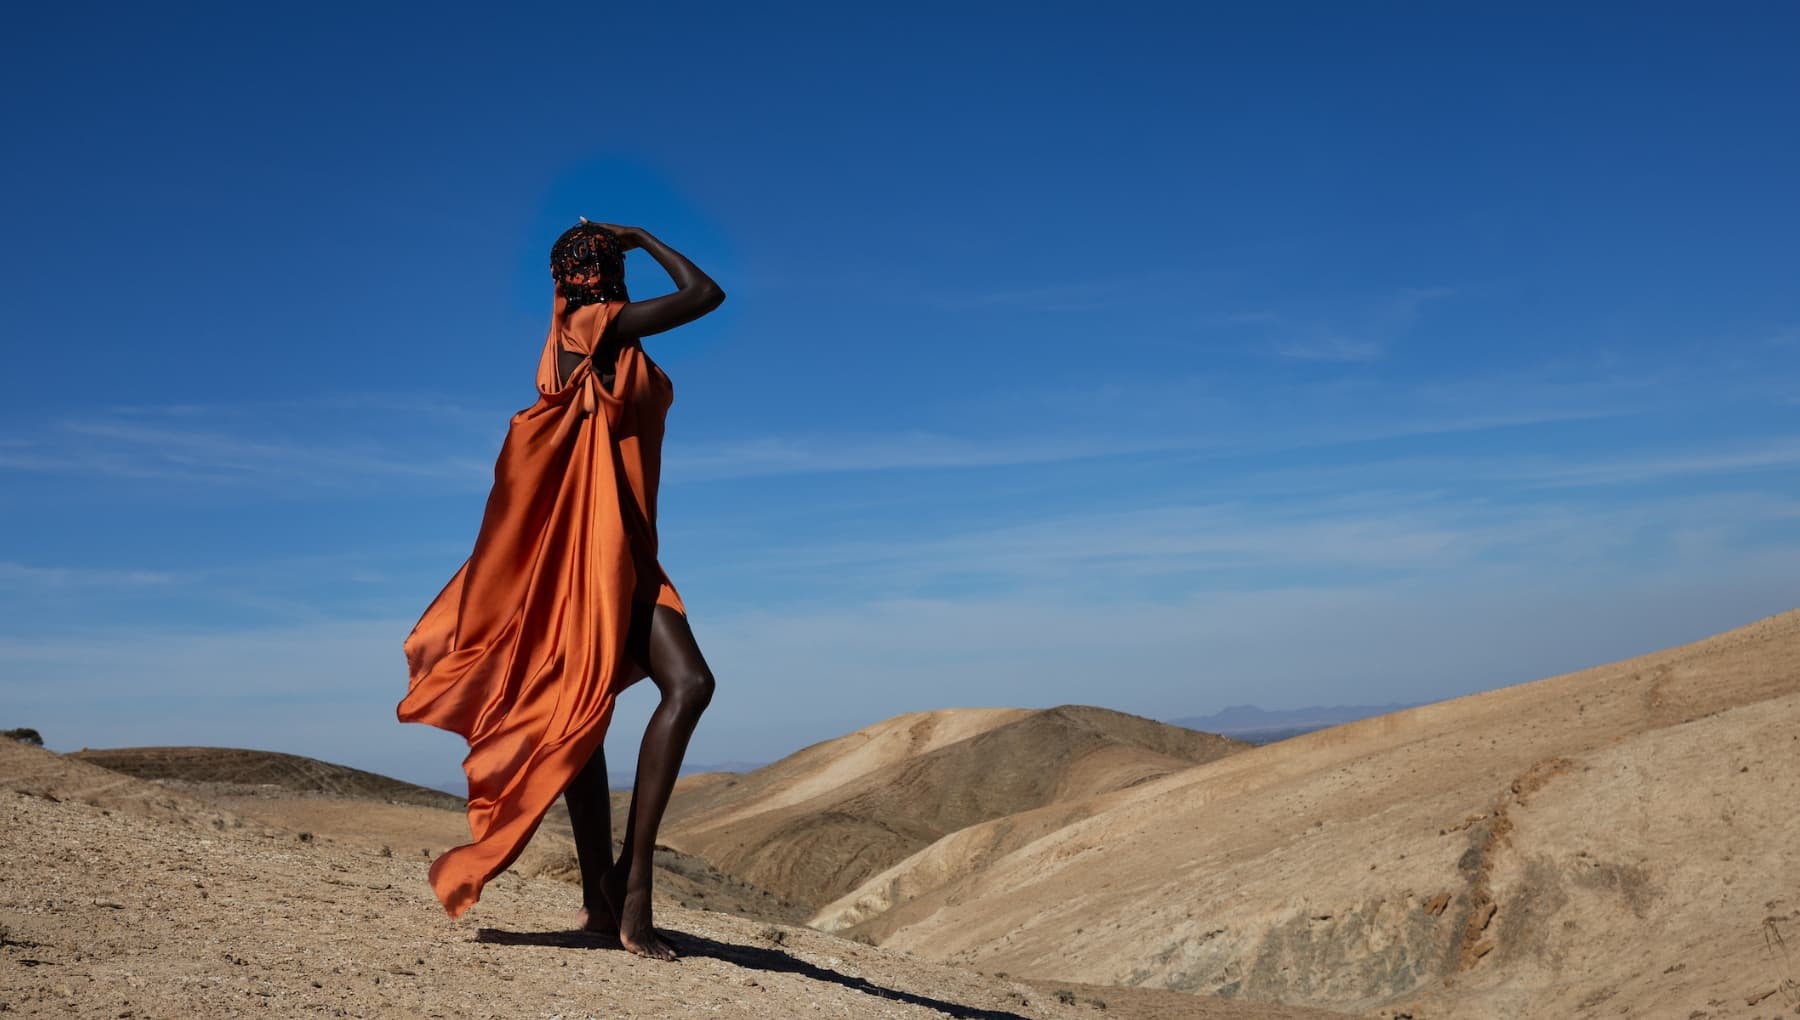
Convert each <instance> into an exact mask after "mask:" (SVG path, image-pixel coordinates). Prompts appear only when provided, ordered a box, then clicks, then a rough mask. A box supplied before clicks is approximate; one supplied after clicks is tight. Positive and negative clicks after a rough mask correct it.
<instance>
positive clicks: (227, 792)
mask: <svg viewBox="0 0 1800 1020" xmlns="http://www.w3.org/2000/svg"><path fill="white" fill-rule="evenodd" d="M68 757H70V758H73V759H76V760H78V761H81V762H84V763H87V764H93V765H102V766H104V767H105V768H106V769H108V770H109V771H112V772H122V773H124V774H126V775H129V776H135V777H137V778H140V779H147V780H150V781H151V782H152V783H153V784H154V785H155V786H156V787H158V788H160V789H162V790H163V791H166V792H167V793H168V794H172V795H179V796H182V797H184V798H186V799H187V800H188V801H189V802H190V803H192V804H204V805H206V806H207V808H209V809H211V810H214V811H223V812H227V813H229V814H231V815H232V816H233V817H234V818H236V819H238V820H241V821H249V822H254V823H258V824H260V825H262V826H263V827H265V828H273V829H277V830H280V831H282V832H284V833H288V834H292V835H296V836H297V835H298V834H299V833H306V834H308V835H309V836H311V837H313V838H314V839H315V840H317V841H320V842H325V843H341V844H346V845H350V846H356V847H360V848H362V849H365V850H372V851H375V852H378V853H389V854H399V855H402V856H408V857H412V856H416V857H419V858H421V859H424V860H430V859H431V858H434V857H436V856H437V855H438V854H440V853H443V852H444V851H445V850H447V849H449V848H450V847H453V846H456V845H457V844H460V843H465V842H467V841H468V838H469V827H468V821H467V817H466V814H465V812H464V802H463V800H462V798H459V797H455V796H452V795H451V794H447V793H444V792H442V791H440V790H433V789H430V788H428V787H423V786H415V785H413V784H412V783H406V782H402V781H400V780H397V779H391V778H389V777H387V776H383V775H379V774H376V773H373V772H364V771H362V770H360V769H353V768H350V767H348V766H344V765H334V764H332V763H330V762H323V761H319V760H317V759H314V758H306V757H301V756H299V755H292V754H280V753H277V752H273V751H256V750H248V749H244V748H231V747H130V748H112V749H105V750H82V751H77V752H75V753H73V754H71V755H69V756H68ZM629 802H630V794H626V793H615V794H614V795H613V808H614V815H615V818H614V825H613V837H614V842H615V846H616V844H617V841H618V840H619V839H621V838H622V837H623V834H624V831H625V826H624V817H625V810H626V805H627V804H628V803H629ZM656 865H657V869H658V882H657V894H658V902H668V903H671V904H674V905H678V906H684V907H689V906H691V907H703V908H705V909H708V910H718V911H724V912H726V913H732V914H737V915H740V916H743V917H750V918H754V919H757V920H764V921H773V922H782V923H795V924H797V923H802V922H804V921H805V920H806V917H807V916H808V914H809V913H810V911H809V910H808V909H806V908H805V907H802V906H800V905H798V904H795V903H790V902H788V901H786V900H783V899H782V898H781V897H779V896H776V895H774V894H773V893H770V892H769V891H768V890H766V889H760V888H758V887H756V886H752V885H750V884H749V883H747V882H744V881H743V880H741V879H738V878H736V877H734V876H731V875H727V874H725V873H723V872H721V871H719V870H718V869H717V868H714V867H713V866H712V865H710V864H708V863H706V862H705V861H704V860H701V859H700V858H698V857H694V856H691V855H689V854H684V853H681V852H679V851H676V850H671V849H667V848H659V849H658V851H657V853H656ZM513 870H514V871H517V872H519V873H520V874H522V875H526V876H530V877H537V876H548V877H551V878H559V879H562V880H563V881H566V882H572V883H575V884H577V885H579V884H580V882H581V871H580V866H579V864H578V863H577V861H576V858H575V841H574V836H573V834H572V832H571V830H570V825H569V813H568V810H567V808H565V807H564V806H563V803H562V801H560V800H559V801H557V802H556V804H555V805H554V806H553V807H552V808H551V809H550V813H549V814H548V815H547V816H546V817H545V819H544V823H543V825H542V826H541V827H540V828H539V829H538V832H537V834H536V835H535V836H533V837H532V840H531V843H530V844H529V845H527V846H526V848H525V852H524V853H523V854H521V855H520V857H519V860H518V861H517V862H516V863H515V864H514V865H513Z"/></svg>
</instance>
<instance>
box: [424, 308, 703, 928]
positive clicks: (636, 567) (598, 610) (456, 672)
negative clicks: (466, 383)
mask: <svg viewBox="0 0 1800 1020" xmlns="http://www.w3.org/2000/svg"><path fill="white" fill-rule="evenodd" d="M590 307H595V308H596V309H597V312H598V314H597V316H595V328H594V329H592V331H591V332H592V334H593V335H592V337H581V336H577V335H575V334H574V333H573V332H571V331H570V330H568V329H567V328H566V323H565V321H564V320H563V319H562V318H561V317H553V321H552V323H551V327H550V336H549V337H548V338H547V339H546V340H545V342H544V353H543V356H542V357H541V358H540V359H539V361H538V369H537V388H538V400H537V403H535V404H533V405H532V406H531V407H529V408H527V409H526V410H523V411H520V412H519V413H518V414H516V415H514V416H513V418H512V423H511V425H510V426H509V427H508V430H507V435H506V440H505V442H504V443H503V444H502V446H501V449H500V457H499V460H498V462H497V463H495V465H494V487H493V489H492V491H491V492H490V493H489V495H488V501H487V510H486V512H485V513H484V514H483V516H482V520H481V530H480V532H479V533H478V534H477V536H476V538H475V550H474V552H473V553H471V554H470V556H469V558H468V560H467V561H466V562H464V563H463V565H462V567H461V568H459V569H458V570H457V571H456V574H455V576H453V577H452V578H451V579H450V583H449V584H447V585H445V586H444V590H443V591H441V592H439V593H438V596H437V598H435V599H433V600H432V603H431V605H430V606H429V607H428V608H427V609H426V610H425V614H424V616H422V617H421V618H420V620H419V622H418V625H417V626H415V627H414V628H413V630H412V633H411V634H410V635H408V636H407V639H406V662H407V666H408V669H409V672H410V674H411V676H410V681H409V685H408V690H407V694H406V697H405V698H404V699H403V700H402V701H401V702H400V706H399V709H398V715H399V717H400V720H401V721H402V722H422V723H428V724H430V725H432V726H436V727H439V728H441V729H446V730H450V731H452V732H454V733H459V734H461V735H462V736H463V737H465V738H467V739H468V741H469V756H468V757H467V758H466V759H464V761H463V772H464V773H465V774H467V776H468V779H469V830H470V833H471V835H472V836H473V837H474V838H473V841H472V842H470V843H468V844H466V845H464V846H459V847H456V848H454V849H452V850H449V851H447V852H445V853H444V854H443V855H442V856H441V857H439V858H438V859H437V860H436V861H435V862H433V863H432V865H431V886H432V889H433V890H435V891H436V893H437V896H438V899H439V900H440V901H441V902H442V903H443V904H444V909H445V910H447V911H449V913H450V916H452V917H457V916H460V915H461V914H462V913H463V911H465V910H467V909H468V908H469V907H470V906H471V905H472V904H473V903H474V902H475V901H476V900H477V899H479V898H480V896H481V887H482V886H483V885H485V884H486V883H487V882H488V881H489V880H491V879H492V878H493V877H494V876H495V875H498V874H499V873H500V872H502V871H504V870H506V868H507V867H508V866H509V865H510V864H512V862H513V861H514V860H515V859H517V858H518V856H519V853H520V852H521V851H522V850H524V849H525V844H526V842H527V841H529V840H530V839H531V835H532V833H534V832H535V831H537V827H538V824H539V823H540V822H541V821H543V818H544V813H545V812H546V811H548V810H549V808H550V805H551V804H553V803H554V802H555V801H556V798H557V797H558V796H560V795H561V794H562V792H563V790H564V789H565V788H566V787H567V786H568V785H569V782H570V781H571V780H572V779H574V777H575V775H576V773H578V772H579V771H580V770H581V768H582V766H583V765H585V764H586V763H587V760H588V758H589V757H590V756H592V754H593V753H594V751H595V749H596V748H598V747H599V746H600V743H601V740H602V738H603V737H604V736H605V735H606V726H607V723H608V722H609V721H610V720H611V718H612V710H613V699H614V697H615V696H616V695H617V694H618V692H619V691H620V690H622V689H623V688H625V687H626V686H628V685H630V684H631V683H634V682H636V681H637V680H640V679H642V678H643V677H644V675H645V674H644V669H643V667H642V666H641V665H639V664H638V663H635V662H633V661H631V658H630V656H629V655H628V654H627V652H626V649H625V639H626V632H627V629H628V628H629V626H630V623H631V613H632V605H633V603H634V602H637V603H650V602H655V603H658V604H661V605H666V606H669V607H671V608H673V609H675V610H676V611H678V612H684V611H685V610H684V609H683V606H682V604H681V598H680V596H679V595H677V594H676V592H675V588H674V586H673V585H671V584H670V583H669V579H668V577H667V576H666V575H665V574H664V573H663V571H662V568H661V566H659V565H658V564H657V562H656V487H657V482H658V478H659V474H660V468H661V459H662V458H661V451H662V437H663V420H664V418H665V416H666V415H667V413H668V409H669V405H670V403H671V402H672V401H673V399H674V389H673V387H671V386H670V384H669V379H668V377H667V376H666V375H664V374H663V372H662V370H661V369H660V368H658V367H656V365H655V363H654V362H652V361H651V360H650V358H649V356H648V355H646V354H645V353H644V349H643V347H642V346H640V345H639V344H638V342H637V341H636V340H635V339H633V340H628V341H626V342H625V343H623V344H622V345H621V346H620V350H619V354H618V360H617V362H616V363H615V366H614V376H613V387H612V390H611V391H608V390H607V389H606V387H604V386H603V385H602V384H601V381H600V377H599V375H598V374H597V373H596V372H595V370H594V365H593V361H592V359H591V358H583V359H582V361H581V364H580V366H579V367H577V368H576V369H575V370H574V371H573V372H572V373H570V375H569V378H568V381H567V382H566V383H565V384H563V385H562V386H560V387H559V386H558V385H557V346H558V340H559V337H560V339H561V341H562V345H563V346H565V347H567V348H568V349H570V350H574V351H579V352H581V353H582V354H591V353H592V351H593V350H594V349H595V348H596V346H597V345H598V344H599V343H600V338H601V337H603V336H605V334H606V328H607V327H608V326H609V325H610V324H611V322H612V319H613V317H614V316H616V315H617V314H618V310H619V307H620V305H618V304H616V303H608V304H602V305H598V306H590ZM583 332H588V331H587V330H583Z"/></svg>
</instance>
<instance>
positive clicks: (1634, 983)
mask: <svg viewBox="0 0 1800 1020" xmlns="http://www.w3.org/2000/svg"><path fill="white" fill-rule="evenodd" d="M1796 803H1800V613H1787V614H1784V615H1782V616H1778V617H1774V618H1771V619H1767V620H1763V621H1760V622H1758V623H1755V624H1752V625H1750V626H1747V627H1744V628H1741V629H1739V630H1735V631H1731V632H1729V633H1726V634H1723V635H1720V636H1718V637H1714V638H1711V639H1709V640H1705V641H1701V642H1698V643H1696V644H1693V645H1688V646H1685V647H1681V648H1676V649H1672V650H1669V651H1665V652H1660V653H1656V654H1652V655H1647V656H1644V657H1642V658H1637V659H1632V660H1629V661H1626V662H1621V663H1617V664H1614V665H1609V666H1604V667H1599V668H1596V669H1590V670H1586V671H1583V672H1580V673H1575V674H1571V675H1567V676H1560V677H1554V678H1551V679H1547V680H1542V681H1538V682H1534V683H1527V684H1522V685H1519V686H1516V687H1509V688H1505V689H1501V690H1495V691H1490V692H1487V693H1483V694H1478V695H1473V696H1470V697H1465V698H1459V699H1456V700H1453V701H1447V702H1441V703H1438V704H1433V705H1427V706H1423V707H1419V708H1414V709H1410V710H1407V711H1403V712H1397V713H1394V714H1391V715H1387V716H1381V717H1378V718H1374V719H1369V720H1365V721H1362V722H1357V723H1351V724H1348V725H1344V726H1338V727H1335V728H1332V729H1328V730H1323V731H1319V732H1316V733H1311V734H1307V735H1305V736H1301V737H1297V738H1294V739H1291V740H1287V741H1284V742H1282V743H1279V744H1273V745H1269V746H1265V747H1259V748H1255V749H1252V750H1247V751H1242V752H1240V753H1236V754H1232V755H1229V756H1226V757H1224V758H1221V759H1219V760H1217V761H1214V762H1210V763H1207V764H1203V765H1198V766H1196V767H1193V768H1189V769H1186V770H1182V771H1179V772H1174V773H1171V774H1169V775H1167V776H1164V777H1163V778H1160V779H1156V780H1153V781H1150V782H1146V783H1142V784H1138V785H1134V786H1130V787H1128V788H1125V789H1121V790H1118V791H1116V792H1111V793H1102V794H1098V795H1096V796H1092V797H1089V798H1085V799H1082V800H1077V801H1072V802H1065V803H1058V804H1054V805H1050V806H1046V807H1042V808H1037V809H1035V810H1030V811H1025V812H1022V813H1020V814H1016V815H1009V816H1007V817H1004V818H1000V819H996V820H993V821H990V822H986V823H982V824H978V825H974V826H970V827H968V828H965V829H962V830H959V831H957V832H954V833H951V834H949V835H947V836H945V837H944V838H942V839H940V840H938V841H937V842H935V843H933V844H932V845H931V846H929V847H927V848H925V849H923V850H921V851H919V852H917V853H915V854H913V855H912V856H910V857H908V858H907V859H906V860H904V861H902V862H900V863H899V864H896V865H895V866H893V867H891V868H889V869H887V870H886V871H884V872H882V873H880V874H878V875H875V876H873V877H872V878H870V879H869V880H868V881H866V882H864V883H863V884H862V885H861V886H860V887H859V888H857V889H855V890H853V891H851V892H849V893H847V894H846V895H844V896H843V897H841V898H839V899H838V900H837V901H836V902H834V903H832V904H829V905H827V906H826V907H824V908H823V909H821V910H820V911H819V913H818V914H817V915H816V916H815V918H814V919H813V923H814V924H815V925H816V926H819V927H821V928H824V929H826V930H832V931H839V932H842V933H845V934H850V935H854V936H858V937H861V938H865V939H868V940H870V941H873V942H875V943H877V944H879V945H882V946H885V947H891V948H896V949H901V950H904V951H906V952H909V953H912V954H915V955H917V956H919V957H920V958H924V959H934V960H941V961H944V962H950V963H958V964H962V965H966V966H972V967H978V968H980V969H983V970H1004V971H1008V972H1010V973H1015V974H1025V975H1037V976H1043V975H1051V974H1054V975H1056V976H1058V977H1061V978H1064V979H1069V980H1081V981H1087V982H1092V983H1095V984H1120V985H1131V986H1137V987H1161V988H1173V989H1182V990H1187V991H1193V992H1197V993H1205V994H1215V995H1230V996H1235V997H1238V998H1242V999H1257V1000H1263V1001H1275V1000H1280V1001H1286V1002H1305V1003H1309V1004H1313V1005H1319V1006H1327V1007H1332V1008H1337V1009H1342V1010H1345V1011H1354V1012H1365V1011H1366V1012H1371V1013H1376V1014H1378V1015H1390V1016H1402V1015H1412V1016H1415V1017H1432V1018H1452V1017H1471V1018H1473V1017H1520V1016H1530V1017H1555V1018H1562V1017H1589V1016H1591V1017H1602V1016H1607V1017H1611V1016H1653V1017H1685V1018H1691V1020H1703V1018H1715V1017H1740V1016H1741V1017H1774V1016H1778V1015H1780V1016H1790V1015H1796V1014H1800V987H1796V985H1795V984H1794V981H1795V980H1796V979H1797V978H1800V954H1795V952H1794V949H1800V947H1791V948H1790V944H1791V943H1792V942H1793V941H1794V940H1795V939H1797V938H1800V813H1797V812H1796V811H1795V810H1794V806H1795V804H1796Z"/></svg>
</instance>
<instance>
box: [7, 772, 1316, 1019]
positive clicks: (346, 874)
mask: <svg viewBox="0 0 1800 1020" xmlns="http://www.w3.org/2000/svg"><path fill="white" fill-rule="evenodd" d="M0 859H3V860H5V861H6V865H7V866H6V872H5V878H4V881H0V1012H4V1013H6V1014H7V1015H9V1016H12V1015H18V1016H36V1017H59V1018H60V1017H108V1018H111V1017H199V1018H214V1017H229V1016H241V1015H259V1016H313V1015H324V1016H361V1017H376V1016H379V1017H389V1016H421V1017H422V1016H459V1017H460V1016H471V1017H506V1018H513V1017H553V1016H561V1017H571V1018H573V1017H591V1016H604V1017H631V1018H638V1017H641V1018H659V1020H660V1018H666V1017H699V1016H705V1017H720V1018H727V1020H733V1018H746V1020H748V1018H764V1017H789V1016H801V1015H804V1016H820V1017H843V1018H857V1020H861V1018H902V1017H941V1016H951V1017H966V1018H983V1020H1002V1018H1014V1017H1047V1018H1048V1017H1054V1018H1104V1017H1127V1018H1130V1017H1139V1018H1144V1020H1175V1018H1186V1017H1195V1018H1216V1020H1302V1018H1308V1017H1323V1016H1327V1014H1320V1013H1316V1012H1312V1011H1308V1010H1302V1009H1283V1008H1276V1007H1264V1006H1258V1005H1256V1004H1249V1003H1233V1002H1225V1001H1213V1000H1207V999H1200V998H1195V997H1192V996H1185V995H1180V994H1178V993H1172V992H1149V991H1145V990H1130V989H1126V990H1118V991H1114V990H1112V989H1091V988H1087V987H1084V986H1079V985H1067V984H1056V983H1050V984H1041V985H1040V984H1030V983H1026V982H1021V981H1017V980H1012V979H1007V978H1002V977H996V976H990V975H984V974H978V973H975V972H973V971H968V970H963V969H959V968H955V967H946V966H942V965H938V964H933V963H929V962H925V961H920V960H916V959H912V958H910V957H906V956H903V955H899V954H894V953H889V952H886V951H883V950H880V949H875V948H872V947H869V946H864V945H860V944H858V943H855V942H848V941H844V940H840V939H836V938H833V937H831V936H828V935H823V934H820V933H818V932H815V931H811V930H809V929H805V928H798V927H793V926H786V925H774V924H768V923H765V922H757V921H749V920H745V919H741V918H737V917H732V916H728V915H723V914H714V913H709V912H706V911H699V910H685V909H682V908H679V907H670V906H665V907H662V908H661V913H660V915H659V920H661V922H662V924H663V925H664V926H665V927H666V928H668V929H670V930H671V931H672V933H673V934H672V937H673V939H674V940H675V942H676V945H677V946H678V947H679V948H680V949H681V950H682V951H683V952H684V954H685V956H684V958H683V959H682V960H680V961H677V962H675V963H672V964H670V963H652V962H649V961H644V960H639V959H637V958H635V957H632V956H629V955H627V954H626V953H624V952H622V951H619V950H618V949H617V948H616V946H615V945H613V944H609V943H607V942H605V941H602V940H598V939H594V938H589V937H585V936H581V935H577V934H573V933H570V932H567V931H565V930H564V928H565V926H566V924H567V922H568V920H569V918H570V917H571V916H572V915H573V914H574V912H575V910H576V907H577V906H578V904H579V898H578V895H577V893H576V891H575V889H574V888H573V887H572V886H570V885H568V884H565V883H562V882H557V881H550V880H545V879H529V878H526V877H524V876H522V875H520V874H517V873H511V872H509V873H508V874H506V875H503V876H501V878H500V879H499V880H498V881H496V882H495V883H493V884H492V885H490V886H489V888H488V890H487V894H486V896H485V898H484V900H483V902H482V903H480V904H478V905H477V906H476V907H475V908H474V909H473V910H472V911H471V912H470V913H469V915H467V916H466V917H465V918H464V919H463V920H460V921H451V920H449V919H447V918H446V917H445V916H444V915H443V914H442V912H441V911H440V910H439V909H438V908H437V905H436V901H435V900H433V899H432V897H431V895H430V892H429V890H428V888H427V887H426V884H425V867H426V863H427V862H426V861H425V860H423V859H420V858H414V857H409V856H405V855H401V854H398V853H396V854H392V855H389V856H384V855H382V854H381V853H379V852H378V851H373V850H370V849H368V848H365V847H361V846H355V845H351V844H346V843H338V842H333V841H330V840H327V839H325V838H323V837H315V838H313V839H311V840H302V839H300V838H298V836H297V834H295V833H293V832H287V831H282V830H279V829H276V828H273V827H265V826H263V825H261V824H259V823H257V822H254V821H247V820H245V819H243V818H241V817H238V816H235V815H234V814H232V813H231V812H229V811H223V810H221V809H219V808H218V807H217V806H215V805H211V804H208V803H206V802H204V801H201V800H198V799H196V798H193V797H191V796H189V795H188V794H185V793H181V792H177V791H172V790H171V789H169V788H168V787H166V786H160V785H157V784H154V783H150V782H147V781H143V780H138V779H135V778H131V777H128V776H124V775H121V774H119V773H116V772H109V771H106V770H103V769H101V768H99V767H97V766H94V765H91V764H88V763H84V762H79V761H72V760H70V759H68V758H65V757H62V756H60V755H55V754H52V753H50V752H47V751H43V750H41V749H38V748H33V747H28V746H26V745H23V744H17V743H14V742H12V741H7V740H0ZM1102 1003H1104V1006H1103V1005H1102Z"/></svg>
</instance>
